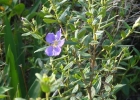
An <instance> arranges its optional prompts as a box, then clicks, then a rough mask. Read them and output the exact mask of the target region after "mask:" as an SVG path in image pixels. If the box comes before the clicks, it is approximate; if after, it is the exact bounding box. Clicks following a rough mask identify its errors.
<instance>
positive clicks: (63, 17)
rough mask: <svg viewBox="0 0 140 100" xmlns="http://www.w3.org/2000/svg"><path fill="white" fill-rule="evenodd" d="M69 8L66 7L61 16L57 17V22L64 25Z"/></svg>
mask: <svg viewBox="0 0 140 100" xmlns="http://www.w3.org/2000/svg"><path fill="white" fill-rule="evenodd" d="M70 8H71V6H68V7H67V8H66V9H65V11H64V12H63V13H62V14H61V16H60V17H59V20H60V21H62V22H63V23H66V16H67V15H68V13H69V10H70Z"/></svg>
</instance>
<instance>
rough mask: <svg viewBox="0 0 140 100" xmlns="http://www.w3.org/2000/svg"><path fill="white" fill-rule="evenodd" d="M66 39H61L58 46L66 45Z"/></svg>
mask: <svg viewBox="0 0 140 100" xmlns="http://www.w3.org/2000/svg"><path fill="white" fill-rule="evenodd" d="M64 42H65V39H62V40H59V41H58V45H57V46H58V47H62V46H63V45H64Z"/></svg>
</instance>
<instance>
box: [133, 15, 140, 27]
mask: <svg viewBox="0 0 140 100" xmlns="http://www.w3.org/2000/svg"><path fill="white" fill-rule="evenodd" d="M138 26H140V17H139V18H138V19H137V20H136V21H135V23H134V25H133V27H132V29H134V28H136V27H138Z"/></svg>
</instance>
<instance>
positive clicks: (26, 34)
mask: <svg viewBox="0 0 140 100" xmlns="http://www.w3.org/2000/svg"><path fill="white" fill-rule="evenodd" d="M31 34H32V33H31V32H27V33H23V34H22V35H21V36H28V35H31Z"/></svg>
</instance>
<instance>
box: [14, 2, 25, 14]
mask: <svg viewBox="0 0 140 100" xmlns="http://www.w3.org/2000/svg"><path fill="white" fill-rule="evenodd" d="M24 8H25V5H24V4H23V3H20V4H18V5H15V6H14V8H13V12H14V13H16V14H17V15H21V13H22V12H23V10H24Z"/></svg>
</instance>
